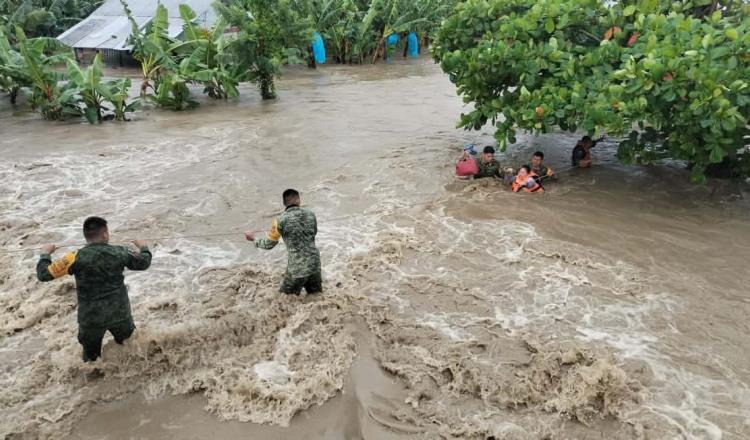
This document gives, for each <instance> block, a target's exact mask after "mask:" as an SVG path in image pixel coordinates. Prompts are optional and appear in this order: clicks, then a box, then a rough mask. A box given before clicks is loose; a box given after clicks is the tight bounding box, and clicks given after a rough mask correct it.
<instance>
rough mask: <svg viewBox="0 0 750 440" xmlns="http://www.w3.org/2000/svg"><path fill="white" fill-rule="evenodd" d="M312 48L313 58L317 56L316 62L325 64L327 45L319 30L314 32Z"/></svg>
mask: <svg viewBox="0 0 750 440" xmlns="http://www.w3.org/2000/svg"><path fill="white" fill-rule="evenodd" d="M312 49H313V58H315V62H316V63H317V64H325V63H326V45H325V44H324V43H323V37H321V36H320V34H319V33H317V32H315V33H314V34H313V43H312Z"/></svg>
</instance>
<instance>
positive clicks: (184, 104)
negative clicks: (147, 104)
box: [149, 72, 198, 111]
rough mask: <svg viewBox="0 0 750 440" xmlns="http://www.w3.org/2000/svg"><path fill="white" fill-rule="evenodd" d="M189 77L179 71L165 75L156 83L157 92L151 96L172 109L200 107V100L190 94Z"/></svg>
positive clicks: (152, 99) (158, 103) (159, 104)
mask: <svg viewBox="0 0 750 440" xmlns="http://www.w3.org/2000/svg"><path fill="white" fill-rule="evenodd" d="M188 81H189V79H188V78H187V77H185V76H184V75H181V74H180V73H178V72H174V73H170V74H168V75H164V76H162V77H161V78H160V80H159V81H158V82H157V85H156V93H155V94H154V95H151V96H149V98H151V101H152V102H154V103H156V104H157V105H158V106H159V107H164V108H168V109H172V110H178V111H181V110H188V109H191V108H195V107H198V102H197V101H195V100H194V99H193V98H192V97H191V96H190V89H189V88H188Z"/></svg>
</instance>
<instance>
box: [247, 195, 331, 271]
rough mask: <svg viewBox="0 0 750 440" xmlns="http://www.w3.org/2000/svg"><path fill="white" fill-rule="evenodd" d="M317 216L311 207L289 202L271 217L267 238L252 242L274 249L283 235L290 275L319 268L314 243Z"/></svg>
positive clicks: (318, 257) (317, 253)
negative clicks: (289, 203) (272, 218)
mask: <svg viewBox="0 0 750 440" xmlns="http://www.w3.org/2000/svg"><path fill="white" fill-rule="evenodd" d="M317 233H318V220H317V219H316V218H315V214H313V212H312V211H310V210H307V209H303V208H300V207H299V206H290V207H288V208H287V209H286V211H284V213H283V214H281V216H279V218H278V219H274V221H273V224H272V225H271V230H270V231H269V233H268V238H262V239H260V240H258V241H256V242H255V246H257V247H259V248H261V249H273V248H274V247H275V246H276V245H277V244H278V243H279V239H280V238H283V239H284V244H286V249H287V252H288V253H289V259H288V262H287V268H286V273H287V276H289V277H291V278H304V277H307V276H310V275H313V274H315V273H317V272H320V252H318V248H317V247H316V246H315V235H317Z"/></svg>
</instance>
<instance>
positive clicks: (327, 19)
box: [0, 0, 750, 181]
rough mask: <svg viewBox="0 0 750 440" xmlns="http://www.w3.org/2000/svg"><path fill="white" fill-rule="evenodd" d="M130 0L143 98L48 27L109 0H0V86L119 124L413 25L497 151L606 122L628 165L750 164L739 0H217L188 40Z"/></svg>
mask: <svg viewBox="0 0 750 440" xmlns="http://www.w3.org/2000/svg"><path fill="white" fill-rule="evenodd" d="M120 2H121V3H122V6H123V10H124V11H125V13H126V15H127V16H128V18H129V20H130V22H131V27H132V30H131V36H130V40H129V43H130V45H131V55H132V56H133V58H135V59H136V60H137V61H138V62H139V63H140V65H141V69H142V77H141V79H140V81H138V84H137V85H136V87H137V89H138V92H136V93H134V94H137V95H139V97H138V98H137V99H131V98H130V96H131V94H130V87H131V81H130V80H129V79H120V80H114V81H107V82H105V81H103V80H102V68H103V66H102V61H101V59H100V58H99V57H98V56H97V57H96V58H95V59H94V61H93V63H92V64H91V65H90V66H88V67H86V68H85V69H84V68H81V67H79V66H78V64H77V63H76V62H75V61H74V60H73V55H72V51H71V50H70V49H69V48H66V47H64V46H63V45H61V44H60V43H59V42H58V41H57V40H55V39H53V38H49V37H48V36H49V35H55V34H57V33H59V32H62V31H63V30H64V29H65V28H67V27H69V26H70V25H72V24H74V23H75V22H77V21H78V20H80V19H81V18H83V17H84V16H85V15H86V14H88V13H90V12H91V11H93V9H94V8H95V7H96V6H98V5H99V4H100V3H101V2H100V1H88V2H87V1H76V0H58V1H42V0H33V1H32V0H23V1H18V0H16V1H11V0H6V1H5V2H3V3H0V92H5V93H6V94H7V95H8V97H9V99H10V101H11V102H12V103H15V102H16V101H17V99H18V97H19V96H20V95H23V96H25V97H26V99H27V100H28V102H29V103H30V105H31V106H32V108H34V109H35V110H37V111H39V112H40V114H42V115H43V116H44V117H45V118H47V119H53V120H57V119H65V118H68V117H73V116H75V117H84V118H85V119H86V120H87V121H89V122H91V123H97V122H100V121H102V120H105V119H116V120H125V119H126V114H127V113H129V112H132V111H134V110H135V109H136V108H137V107H138V106H140V105H144V104H146V105H154V106H157V107H162V108H169V109H174V110H184V109H189V108H194V107H196V106H197V105H198V102H197V101H196V100H195V99H194V98H193V96H192V95H191V89H192V90H194V87H191V86H192V85H198V86H201V87H202V88H203V92H204V93H205V94H206V95H208V96H209V97H210V98H214V99H229V98H235V97H237V96H238V95H239V85H240V83H242V82H252V83H255V84H256V85H257V87H258V90H259V92H260V94H261V96H262V98H263V99H274V98H276V96H277V93H276V87H275V79H276V78H277V77H278V76H279V75H280V73H281V68H282V67H283V66H284V65H286V64H301V63H307V64H308V66H310V67H315V65H316V62H315V59H316V58H318V56H319V55H318V56H314V55H313V52H314V50H313V41H319V42H324V45H323V46H322V47H323V48H324V49H325V52H326V53H327V55H328V56H327V59H328V61H331V62H334V63H373V62H377V61H378V60H381V59H388V58H390V57H392V56H394V54H397V53H400V52H401V50H402V49H403V53H404V56H405V55H406V49H407V47H406V46H407V38H403V37H406V36H407V35H408V41H409V42H410V43H409V44H410V45H412V46H414V45H415V44H416V46H418V47H417V48H415V47H411V48H410V51H412V53H416V51H418V50H419V49H424V48H425V47H427V46H428V45H430V43H432V46H433V47H432V56H433V57H434V59H435V60H436V61H437V62H439V63H440V65H441V66H442V68H443V70H444V71H445V72H446V73H447V74H448V75H449V77H450V79H451V81H453V82H454V83H455V84H456V86H457V89H458V93H459V94H460V95H462V96H463V97H464V101H465V102H467V103H471V104H472V105H473V107H472V111H470V112H468V113H467V114H464V115H461V119H460V124H459V125H460V126H463V127H465V128H467V129H479V128H481V127H483V126H485V125H486V124H487V123H492V124H493V125H494V127H495V129H496V138H497V141H498V143H499V145H500V147H501V148H503V149H504V148H505V147H506V146H507V145H509V144H512V143H514V142H515V141H516V133H517V132H518V131H519V130H520V131H526V132H534V133H546V132H550V131H553V130H557V129H562V130H569V131H585V132H587V133H589V134H592V135H593V134H596V133H601V132H606V133H608V134H610V135H612V136H615V137H618V138H620V139H621V140H620V142H619V149H618V156H619V158H620V159H621V160H623V161H624V162H627V163H634V162H638V163H652V162H655V161H658V160H661V159H666V158H669V159H678V160H683V161H686V162H687V163H689V164H690V165H691V167H692V170H693V178H694V180H696V181H701V180H702V179H704V176H705V175H706V172H707V171H708V172H710V171H712V170H714V171H715V170H717V169H719V170H723V171H727V170H728V172H729V174H733V175H745V176H747V175H748V174H750V153H749V152H748V148H747V147H746V146H745V145H744V142H745V138H748V137H750V133H748V118H750V74H748V72H749V71H750V17H749V15H748V14H750V7H749V6H748V5H747V4H745V3H744V2H742V1H740V0H728V1H726V2H718V1H709V0H682V1H676V2H668V1H665V0H639V1H631V0H628V1H622V2H603V1H601V0H580V1H571V0H541V1H535V0H464V1H458V0H413V1H407V0H219V1H217V2H216V3H215V5H214V7H215V10H216V20H215V22H213V24H212V25H211V26H210V28H205V27H203V26H200V25H198V24H197V22H198V20H197V16H196V13H195V12H194V11H193V10H192V9H191V8H190V7H189V6H187V5H180V7H179V13H180V21H181V23H182V33H181V35H180V36H179V38H174V37H173V36H170V34H169V29H170V23H169V19H170V18H169V14H168V11H167V8H166V7H165V6H164V5H162V4H160V3H157V4H156V5H155V6H154V8H155V15H154V18H153V20H151V21H150V22H149V23H148V25H147V26H141V25H139V24H138V23H137V22H136V20H135V19H134V18H133V17H132V14H131V12H130V10H129V8H128V5H127V3H126V1H125V0H120ZM173 19H174V18H173ZM318 49H320V46H318Z"/></svg>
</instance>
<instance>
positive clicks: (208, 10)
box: [57, 0, 216, 50]
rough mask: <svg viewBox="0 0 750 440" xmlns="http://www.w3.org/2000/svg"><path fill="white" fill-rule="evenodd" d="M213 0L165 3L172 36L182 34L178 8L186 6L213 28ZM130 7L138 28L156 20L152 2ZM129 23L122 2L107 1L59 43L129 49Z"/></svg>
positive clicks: (170, 0)
mask: <svg viewBox="0 0 750 440" xmlns="http://www.w3.org/2000/svg"><path fill="white" fill-rule="evenodd" d="M213 1H214V0H162V2H161V3H162V4H163V5H164V6H166V7H167V10H168V11H169V30H168V33H169V36H170V37H173V38H174V37H177V36H178V35H180V34H181V33H182V19H181V18H180V11H179V5H180V4H183V3H184V4H187V5H189V6H190V7H191V8H193V10H194V11H195V13H196V14H197V15H198V19H197V21H198V23H199V24H201V25H203V26H210V25H212V24H213V23H215V22H216V13H215V12H214V10H213V7H212V6H211V4H212V3H213ZM128 7H129V8H130V10H131V11H132V12H133V18H135V21H136V22H137V23H138V26H139V27H141V28H143V27H144V26H146V25H147V24H148V23H149V22H150V21H151V20H153V18H154V14H155V13H156V2H154V1H153V0H130V1H129V2H128ZM130 30H131V28H130V23H129V22H128V19H127V17H126V16H125V11H124V10H123V9H122V5H121V4H120V1H119V0H106V1H105V2H104V4H103V5H102V6H100V7H99V9H97V10H96V11H94V12H93V13H92V14H91V15H90V16H89V17H88V18H86V19H84V20H83V21H81V22H80V23H78V24H76V25H75V26H73V27H72V28H70V29H68V30H67V31H65V32H63V33H62V34H61V35H60V36H59V37H57V39H58V40H60V41H62V42H63V43H65V44H67V45H68V46H70V47H75V48H79V49H114V50H127V49H128V45H127V40H128V37H129V36H130Z"/></svg>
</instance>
